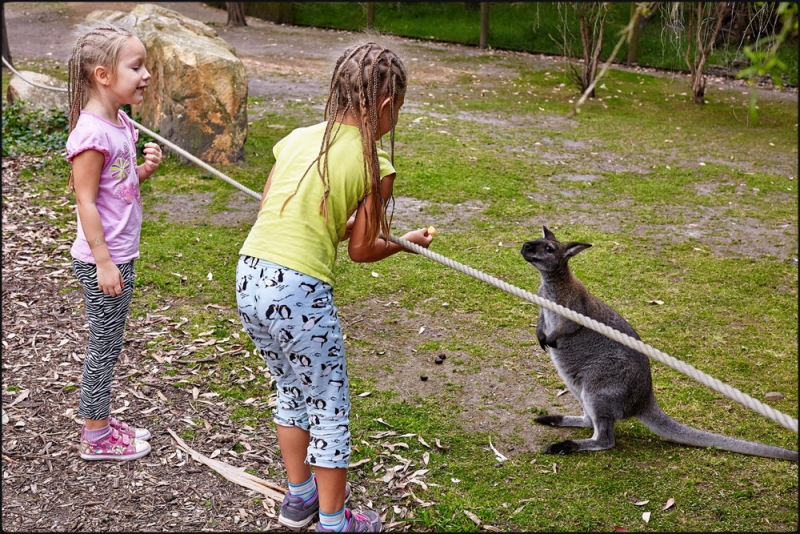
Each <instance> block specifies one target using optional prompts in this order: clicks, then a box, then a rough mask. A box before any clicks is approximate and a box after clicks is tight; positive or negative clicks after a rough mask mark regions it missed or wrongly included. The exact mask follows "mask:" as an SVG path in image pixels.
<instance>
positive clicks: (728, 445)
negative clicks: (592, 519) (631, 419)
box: [637, 397, 798, 462]
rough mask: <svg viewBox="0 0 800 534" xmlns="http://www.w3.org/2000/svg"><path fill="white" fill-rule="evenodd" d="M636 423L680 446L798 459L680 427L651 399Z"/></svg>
mask: <svg viewBox="0 0 800 534" xmlns="http://www.w3.org/2000/svg"><path fill="white" fill-rule="evenodd" d="M637 419H639V421H641V422H642V424H644V425H645V426H646V427H647V428H649V429H650V430H652V431H653V432H654V433H655V434H656V435H658V436H661V437H662V438H664V439H666V440H668V441H674V442H676V443H683V444H684V445H694V446H696V447H717V448H718V449H723V450H726V451H732V452H738V453H741V454H752V455H753V456H763V457H765V458H779V459H781V460H790V461H792V462H797V459H798V457H797V451H790V450H789V449H784V448H782V447H773V446H772V445H764V444H763V443H757V442H755V441H746V440H743V439H736V438H730V437H728V436H723V435H721V434H714V433H712V432H706V431H705V430H698V429H696V428H692V427H690V426H686V425H683V424H681V423H679V422H677V421H675V420H674V419H672V418H671V417H670V416H668V415H667V414H666V413H664V411H663V410H662V409H661V407H659V405H658V402H656V399H655V397H652V398H651V402H650V405H649V406H648V407H647V408H646V409H645V410H644V411H643V412H642V413H641V414H640V415H638V416H637Z"/></svg>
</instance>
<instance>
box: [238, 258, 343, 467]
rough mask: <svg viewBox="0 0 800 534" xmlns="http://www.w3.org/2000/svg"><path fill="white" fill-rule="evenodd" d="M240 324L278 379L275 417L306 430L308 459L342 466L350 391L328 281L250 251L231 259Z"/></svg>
mask: <svg viewBox="0 0 800 534" xmlns="http://www.w3.org/2000/svg"><path fill="white" fill-rule="evenodd" d="M236 302H237V304H238V307H239V316H240V318H241V320H242V325H244V329H245V331H246V332H247V334H248V335H249V336H250V339H252V340H253V343H255V345H256V347H257V348H258V351H259V353H260V354H261V356H262V357H263V358H264V362H265V363H266V365H267V367H268V368H269V371H270V373H271V374H272V376H273V377H274V378H275V382H276V383H277V386H278V402H277V405H276V407H275V417H274V420H275V423H276V424H278V425H280V426H286V427H299V428H302V429H303V430H307V431H309V433H310V436H311V439H310V443H309V446H308V454H307V455H306V463H307V464H311V465H318V466H321V467H332V468H346V467H347V465H348V463H349V461H350V392H349V385H348V381H347V368H346V366H345V358H344V340H343V338H342V328H341V325H340V323H339V317H338V311H337V308H336V306H335V305H334V304H333V288H332V287H331V286H330V284H327V283H325V282H323V281H321V280H319V279H317V278H314V277H312V276H308V275H306V274H303V273H299V272H297V271H294V270H292V269H288V268H286V267H283V266H281V265H277V264H275V263H272V262H269V261H266V260H263V259H260V258H254V257H252V256H245V255H242V256H240V258H239V263H238V265H237V266H236Z"/></svg>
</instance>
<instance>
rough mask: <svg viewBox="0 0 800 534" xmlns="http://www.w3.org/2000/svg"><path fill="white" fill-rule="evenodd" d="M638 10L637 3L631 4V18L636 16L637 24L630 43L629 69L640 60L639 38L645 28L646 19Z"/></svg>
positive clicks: (627, 63) (627, 62) (626, 62)
mask: <svg viewBox="0 0 800 534" xmlns="http://www.w3.org/2000/svg"><path fill="white" fill-rule="evenodd" d="M637 13H639V12H638V11H637V10H636V3H631V17H633V16H634V15H635V16H636V22H635V23H634V25H633V30H632V31H631V40H630V42H629V43H628V57H627V59H626V60H625V65H627V66H628V67H630V66H632V65H635V64H636V62H637V61H638V59H639V37H640V36H641V34H642V28H644V17H643V16H642V14H641V13H639V14H638V15H637Z"/></svg>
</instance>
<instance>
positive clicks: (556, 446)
mask: <svg viewBox="0 0 800 534" xmlns="http://www.w3.org/2000/svg"><path fill="white" fill-rule="evenodd" d="M577 450H579V448H578V444H577V443H575V442H574V441H572V440H567V441H562V442H560V443H553V444H552V445H549V446H548V447H546V448H545V449H544V450H543V451H542V452H543V453H544V454H570V453H573V452H575V451H577Z"/></svg>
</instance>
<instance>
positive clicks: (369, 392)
mask: <svg viewBox="0 0 800 534" xmlns="http://www.w3.org/2000/svg"><path fill="white" fill-rule="evenodd" d="M370 395H372V392H371V391H365V392H364V393H359V394H358V396H359V397H369V396H370Z"/></svg>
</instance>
